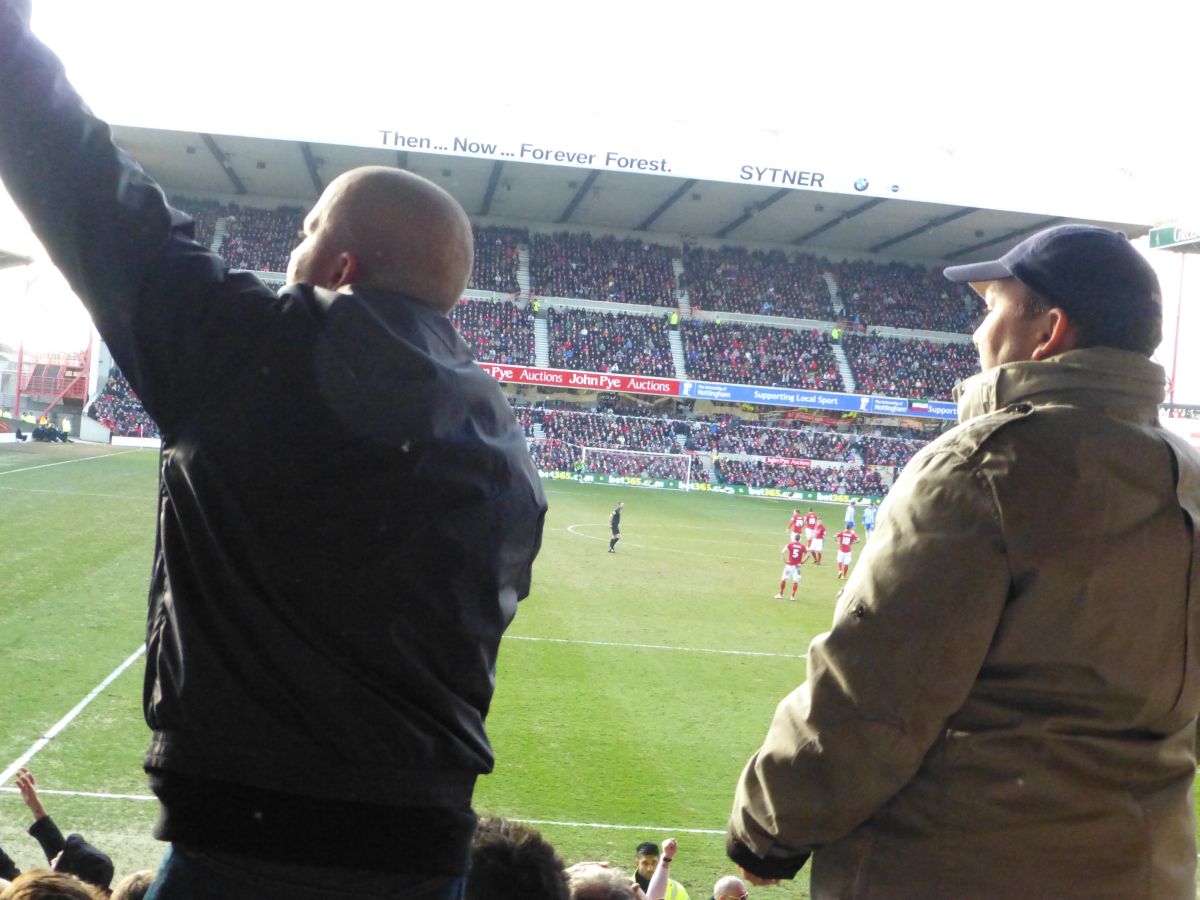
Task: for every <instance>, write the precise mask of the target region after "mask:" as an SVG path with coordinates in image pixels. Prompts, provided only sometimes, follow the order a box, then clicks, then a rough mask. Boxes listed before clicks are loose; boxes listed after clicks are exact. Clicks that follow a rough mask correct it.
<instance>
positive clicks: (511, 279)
mask: <svg viewBox="0 0 1200 900" xmlns="http://www.w3.org/2000/svg"><path fill="white" fill-rule="evenodd" d="M473 231H474V233H475V266H474V268H473V269H472V270H471V281H470V283H469V284H468V285H467V287H468V288H471V289H473V290H477V291H496V292H498V293H501V294H515V293H516V292H517V291H519V290H520V289H521V286H520V283H519V282H518V281H517V272H518V270H519V269H520V264H521V245H522V244H528V243H529V232H528V231H526V230H525V229H524V228H503V227H500V226H496V225H476V226H474V228H473Z"/></svg>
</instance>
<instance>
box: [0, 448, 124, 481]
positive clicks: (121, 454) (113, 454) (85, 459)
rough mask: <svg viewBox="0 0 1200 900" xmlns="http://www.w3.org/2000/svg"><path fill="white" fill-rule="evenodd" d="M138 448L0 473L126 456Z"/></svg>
mask: <svg viewBox="0 0 1200 900" xmlns="http://www.w3.org/2000/svg"><path fill="white" fill-rule="evenodd" d="M136 452H137V450H136V449H135V450H118V451H117V452H116V453H98V454H96V455H95V456H81V457H79V458H78V459H63V460H59V461H58V462H52V463H42V464H41V465H39V466H25V467H23V468H20V469H9V470H8V471H7V472H0V475H16V474H17V473H19V472H32V471H33V470H34V469H49V468H51V467H52V466H65V465H68V464H69V463H77V462H87V461H88V460H90V459H108V458H109V457H110V456H124V455H125V454H126V453H136Z"/></svg>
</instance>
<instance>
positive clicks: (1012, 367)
mask: <svg viewBox="0 0 1200 900" xmlns="http://www.w3.org/2000/svg"><path fill="white" fill-rule="evenodd" d="M1165 384H1166V373H1165V372H1164V371H1163V368H1162V366H1160V365H1158V364H1157V363H1153V362H1151V361H1150V360H1149V359H1147V358H1146V357H1144V356H1142V355H1141V354H1140V353H1132V352H1130V351H1128V350H1116V349H1114V348H1112V347H1089V348H1087V349H1084V350H1070V351H1068V352H1066V353H1062V354H1059V355H1058V356H1054V357H1051V358H1050V359H1047V360H1042V361H1039V362H1033V361H1030V362H1015V363H1006V364H1004V365H1002V366H996V368H994V369H992V370H990V371H988V372H981V373H979V374H978V375H973V376H971V377H970V378H968V379H966V380H965V381H963V382H961V383H959V384H958V385H957V386H956V387H955V388H954V399H955V400H956V401H957V403H958V421H959V422H966V421H968V420H970V419H973V418H975V417H976V416H981V415H984V414H985V413H989V412H994V411H995V410H997V409H1003V408H1004V407H1006V406H1009V405H1010V404H1013V403H1019V402H1021V401H1032V402H1045V401H1046V400H1047V399H1049V397H1048V395H1054V396H1055V398H1056V399H1059V400H1068V401H1069V402H1071V403H1075V404H1079V405H1083V406H1093V407H1106V408H1113V409H1114V410H1115V409H1121V410H1124V411H1125V413H1126V414H1127V415H1132V416H1134V417H1135V418H1139V419H1140V418H1144V419H1146V420H1147V421H1155V420H1157V418H1158V404H1160V403H1162V401H1163V397H1164V396H1165V389H1164V386H1165Z"/></svg>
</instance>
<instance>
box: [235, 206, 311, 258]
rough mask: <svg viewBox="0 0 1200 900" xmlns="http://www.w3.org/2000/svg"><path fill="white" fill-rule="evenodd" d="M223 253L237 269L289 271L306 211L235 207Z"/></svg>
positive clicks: (282, 208) (283, 208)
mask: <svg viewBox="0 0 1200 900" xmlns="http://www.w3.org/2000/svg"><path fill="white" fill-rule="evenodd" d="M227 215H228V219H227V220H226V226H225V227H226V229H227V232H226V234H225V242H224V243H223V244H222V245H221V250H220V253H221V255H222V256H224V257H225V261H226V262H228V263H229V265H230V266H231V267H232V268H235V269H251V270H253V271H255V272H286V271H287V264H288V256H289V255H290V254H291V252H292V248H293V247H295V246H296V244H297V243H298V242H299V239H300V232H301V229H302V228H303V226H304V210H302V209H300V207H298V206H281V207H279V208H278V209H259V208H257V207H254V206H238V205H236V204H232V205H231V206H230V208H229V212H228V214H227Z"/></svg>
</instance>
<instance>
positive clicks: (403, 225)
mask: <svg viewBox="0 0 1200 900" xmlns="http://www.w3.org/2000/svg"><path fill="white" fill-rule="evenodd" d="M304 233H305V238H304V241H303V242H302V243H301V244H300V246H299V247H297V248H296V249H295V250H294V251H292V258H291V260H290V262H289V264H288V280H289V281H300V282H305V283H308V284H314V285H317V286H318V287H325V288H331V289H334V290H337V289H338V288H343V287H349V286H350V285H354V286H357V287H364V288H376V289H378V290H384V291H393V292H397V293H403V294H407V295H409V296H411V297H413V298H415V299H417V300H420V301H422V302H423V303H426V304H428V305H429V306H432V307H434V308H435V309H438V310H441V311H442V312H449V310H450V309H451V307H453V306H454V304H455V303H457V302H458V300H459V298H460V297H461V296H462V292H463V291H464V290H465V289H466V287H467V282H468V281H469V280H470V277H471V263H472V260H473V258H474V240H473V239H472V236H471V223H470V221H469V220H468V219H467V214H466V213H465V212H463V208H462V207H461V206H459V205H458V201H456V200H455V199H454V198H453V197H451V196H450V195H449V194H448V193H446V191H444V190H442V189H441V188H440V187H438V186H437V185H436V184H434V183H433V182H431V181H428V180H427V179H425V178H422V177H421V176H419V175H414V174H412V173H411V172H405V171H404V170H402V169H389V168H387V167H385V166H364V167H362V168H359V169H351V170H350V171H349V172H346V173H344V174H342V175H339V176H338V177H337V178H335V179H334V180H333V181H332V182H331V183H330V185H329V187H327V188H326V189H325V192H324V193H323V194H322V195H321V199H320V200H318V201H317V204H316V206H314V207H313V208H312V211H311V212H310V213H309V214H308V216H307V217H306V218H305V220H304Z"/></svg>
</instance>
